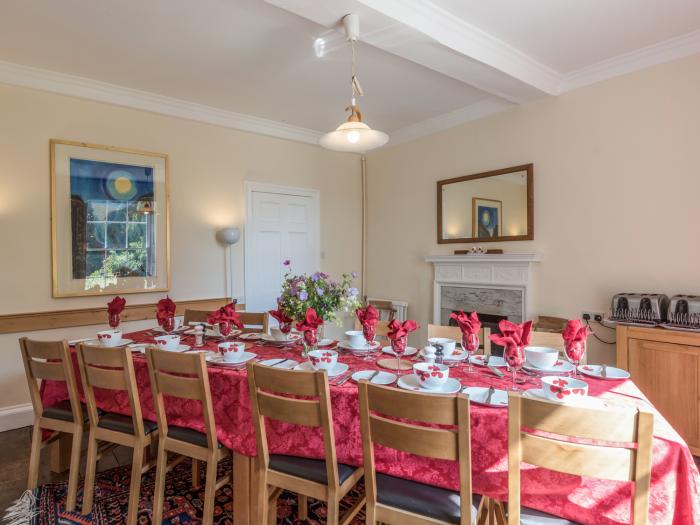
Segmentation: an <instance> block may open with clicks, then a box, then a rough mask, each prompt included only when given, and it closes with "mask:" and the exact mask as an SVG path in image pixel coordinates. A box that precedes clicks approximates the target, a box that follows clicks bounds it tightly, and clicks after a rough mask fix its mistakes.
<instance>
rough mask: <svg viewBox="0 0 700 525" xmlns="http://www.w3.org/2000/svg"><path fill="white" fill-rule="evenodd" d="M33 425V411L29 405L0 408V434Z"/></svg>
mask: <svg viewBox="0 0 700 525" xmlns="http://www.w3.org/2000/svg"><path fill="white" fill-rule="evenodd" d="M33 424H34V409H33V408H32V404H31V403H25V404H23V405H14V406H9V407H0V432H5V431H6V430H14V429H16V428H22V427H28V426H31V425H33Z"/></svg>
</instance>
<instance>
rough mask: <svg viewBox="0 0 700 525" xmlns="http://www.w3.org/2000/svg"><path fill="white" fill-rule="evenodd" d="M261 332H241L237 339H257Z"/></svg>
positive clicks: (260, 337)
mask: <svg viewBox="0 0 700 525" xmlns="http://www.w3.org/2000/svg"><path fill="white" fill-rule="evenodd" d="M262 336H263V334H261V333H258V332H249V333H247V334H241V335H239V336H238V339H243V340H244V341H259V340H260V339H262Z"/></svg>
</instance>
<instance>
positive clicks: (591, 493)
mask: <svg viewBox="0 0 700 525" xmlns="http://www.w3.org/2000/svg"><path fill="white" fill-rule="evenodd" d="M127 337H129V338H131V339H134V340H136V341H139V342H152V341H153V338H152V336H151V335H149V332H137V333H132V334H127ZM183 342H184V343H190V342H191V341H189V340H185V341H183ZM215 346H216V343H215V342H210V343H208V347H209V348H215ZM251 351H253V352H255V353H257V354H258V355H259V356H260V357H264V358H272V357H285V356H286V357H290V358H292V357H293V358H296V359H297V360H301V358H300V355H299V352H300V350H299V349H295V350H290V351H287V352H283V351H282V350H280V349H279V348H274V347H266V346H255V347H253V348H252V349H251ZM340 361H341V362H344V363H347V364H348V365H350V368H351V369H352V370H363V369H375V368H376V365H375V364H374V361H364V360H363V359H362V358H360V357H357V356H353V355H347V354H342V355H341V357H340ZM134 365H135V369H136V375H137V380H138V383H139V390H140V395H141V404H142V408H143V416H144V417H145V418H147V419H150V420H154V421H155V419H156V417H155V413H154V410H153V403H152V396H151V389H150V385H149V379H148V371H147V367H146V360H145V359H144V358H143V357H142V356H140V355H138V354H137V357H136V358H135V359H134ZM76 368H77V365H76ZM475 370H478V371H477V372H476V373H471V374H468V373H466V371H465V367H464V366H459V367H455V368H452V370H451V376H452V377H457V378H459V379H460V380H461V382H462V383H463V384H464V385H465V386H466V385H474V386H489V385H493V386H496V387H500V388H505V387H507V385H508V380H503V379H498V378H496V377H494V376H493V375H491V374H490V373H488V372H487V371H486V370H485V369H483V368H478V367H475ZM209 381H210V385H211V391H212V397H213V400H214V413H215V417H216V425H217V434H218V438H219V441H221V443H222V444H224V445H225V446H226V447H228V448H231V449H233V450H236V451H237V452H239V453H242V454H245V455H248V456H255V455H256V446H255V433H254V430H253V426H252V422H251V411H250V403H249V396H248V383H247V380H246V372H245V369H243V370H233V369H230V368H224V367H218V366H210V367H209ZM587 381H588V383H589V394H590V395H592V396H597V397H602V398H604V399H605V401H606V403H607V404H608V405H615V406H626V407H636V406H641V407H644V408H646V409H647V410H653V407H652V406H651V405H650V404H649V402H648V401H647V400H646V398H645V397H644V396H643V394H642V393H641V392H640V391H639V389H638V388H637V387H636V386H635V385H634V384H633V383H632V382H631V381H602V380H596V379H590V378H589V379H587ZM523 387H524V388H534V385H533V384H526V385H524V386H523ZM330 390H331V398H332V405H333V420H334V426H335V437H336V448H337V454H338V461H340V462H342V463H347V464H351V465H361V464H362V441H361V438H360V423H359V402H358V394H357V386H356V384H355V383H354V382H353V381H348V382H346V383H345V384H344V385H343V386H340V387H338V386H331V388H330ZM81 395H82V390H81ZM42 396H43V400H44V403H45V404H46V405H51V404H53V403H56V402H58V401H61V400H63V399H66V398H67V393H66V390H65V386H64V385H63V384H61V383H55V382H50V381H48V382H46V383H45V384H44V385H43V386H42ZM97 402H98V405H99V406H100V408H102V409H104V410H108V411H111V412H118V413H121V414H127V415H128V414H129V413H130V410H129V402H128V398H127V396H126V393H121V392H119V393H117V394H116V395H115V394H114V392H107V391H105V392H98V395H97ZM167 410H168V420H169V422H170V423H171V424H175V425H181V426H186V427H189V428H193V429H195V430H199V431H203V429H204V426H203V423H202V415H201V407H200V405H199V403H198V402H192V401H187V402H185V401H182V402H171V403H169V404H168V407H167ZM654 412H655V411H654ZM656 416H657V417H656V419H655V432H654V434H655V435H654V451H653V469H652V481H651V497H650V523H654V524H678V525H681V524H682V525H687V524H691V523H700V481H699V476H698V470H697V468H696V466H695V463H694V461H693V457H692V455H691V453H690V450H689V449H688V447H687V445H686V444H685V443H684V441H683V440H682V439H681V438H680V437H679V436H678V434H677V433H676V432H675V431H674V430H673V429H672V428H671V427H670V426H669V425H668V423H667V422H666V421H665V420H664V419H663V418H662V417H661V416H660V415H658V414H656ZM506 425H507V411H506V409H504V408H490V407H484V406H480V405H474V404H473V405H472V407H471V432H472V469H473V486H474V491H475V492H476V493H479V494H484V495H487V496H490V497H492V498H496V499H499V500H503V501H504V500H506V499H507V496H508V483H507V469H508V467H507V432H506ZM268 438H269V441H270V450H271V452H273V453H277V454H293V455H300V456H307V457H313V458H322V457H323V445H322V440H321V436H320V433H317V432H309V430H308V429H307V428H303V429H302V428H299V427H295V426H293V425H289V424H286V423H279V422H275V423H274V424H272V425H271V426H270V428H269V430H268ZM376 461H377V468H378V470H380V471H382V472H384V473H387V474H391V475H394V476H399V477H403V478H408V479H413V480H416V481H422V482H425V483H429V484H433V485H437V486H441V487H445V488H449V489H457V487H458V483H459V476H458V471H457V465H456V463H454V462H449V461H443V460H432V459H430V460H429V459H426V458H420V457H414V456H409V455H406V454H404V453H399V452H396V451H394V450H390V449H384V448H378V449H377V450H376ZM631 488H632V487H631V484H630V483H621V482H615V481H605V480H596V479H591V478H581V477H577V476H571V475H568V474H561V473H557V472H552V471H548V470H544V469H540V468H533V467H528V466H527V465H524V466H523V473H522V502H523V504H524V505H527V506H529V507H532V508H535V509H539V510H543V511H546V512H550V513H552V514H556V515H558V516H562V517H566V518H569V519H572V520H575V521H577V522H581V523H584V524H589V523H590V524H620V523H629V520H630V499H631V493H632V491H631Z"/></svg>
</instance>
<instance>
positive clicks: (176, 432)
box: [168, 425, 222, 448]
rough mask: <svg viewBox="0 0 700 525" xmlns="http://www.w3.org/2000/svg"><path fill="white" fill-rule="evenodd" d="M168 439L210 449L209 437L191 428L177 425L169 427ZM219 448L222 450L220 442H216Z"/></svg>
mask: <svg viewBox="0 0 700 525" xmlns="http://www.w3.org/2000/svg"><path fill="white" fill-rule="evenodd" d="M168 437H169V438H173V439H177V440H179V441H185V442H187V443H192V444H193V445H197V446H199V447H208V446H209V443H207V435H206V434H202V433H201V432H197V431H196V430H192V429H191V428H185V427H178V426H176V425H168ZM216 446H217V448H221V447H222V445H221V443H219V442H218V441H217V442H216Z"/></svg>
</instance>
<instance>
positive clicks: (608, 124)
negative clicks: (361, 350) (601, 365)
mask: <svg viewBox="0 0 700 525" xmlns="http://www.w3.org/2000/svg"><path fill="white" fill-rule="evenodd" d="M699 95H700V55H696V56H694V57H691V58H688V59H684V60H679V61H676V62H673V63H669V64H665V65H661V66H657V67H654V68H650V69H647V70H643V71H640V72H636V73H633V74H628V75H625V76H622V77H618V78H616V79H613V80H610V81H606V82H603V83H600V84H597V85H593V86H590V87H586V88H583V89H579V90H577V91H573V92H570V93H567V94H565V95H562V96H559V97H557V98H550V99H546V100H542V101H538V102H536V103H531V104H528V105H525V106H522V107H517V108H515V109H512V110H509V111H507V112H504V113H501V114H498V115H495V116H493V117H490V118H487V119H483V120H479V121H475V122H472V123H469V124H466V125H463V126H460V127H457V128H454V129H450V130H447V131H445V132H442V133H438V134H435V135H431V136H429V137H426V138H422V139H418V140H415V141H413V142H410V143H406V144H401V145H398V146H396V147H389V148H386V149H383V150H380V151H377V152H375V153H372V154H370V155H369V157H368V160H367V166H368V196H369V198H368V223H369V225H370V227H369V229H368V249H367V254H368V255H367V257H368V262H367V263H368V265H367V268H368V269H367V279H368V280H367V286H368V287H367V292H368V293H369V294H371V295H372V296H373V297H383V298H387V299H398V300H404V301H408V302H409V316H410V317H412V318H415V319H416V320H418V321H419V322H420V324H421V325H423V329H422V330H421V332H420V333H419V335H418V336H417V337H415V342H419V341H418V338H423V337H424V336H425V334H426V329H425V326H426V325H427V323H428V322H429V320H430V315H431V311H432V279H433V269H432V266H431V265H430V264H428V263H425V262H424V261H423V257H424V256H426V255H428V254H449V253H452V251H453V250H454V249H456V248H463V246H462V245H440V246H438V244H437V243H436V233H435V230H436V226H435V216H436V203H435V197H434V195H435V182H436V181H437V180H440V179H447V178H451V177H456V176H459V175H466V174H470V173H477V172H482V171H487V170H492V169H498V168H504V167H507V166H514V165H518V164H525V163H529V162H533V163H534V183H535V184H534V186H535V240H534V241H524V242H512V243H488V244H484V246H488V247H489V248H504V249H505V250H506V251H508V252H531V251H539V252H542V253H543V254H544V260H543V261H542V262H541V263H539V264H536V265H535V267H536V268H535V276H534V286H535V288H534V290H535V294H536V296H535V303H534V309H535V314H550V315H558V316H562V317H569V318H572V317H576V316H580V315H581V312H582V310H584V309H586V310H589V309H592V310H597V311H601V312H606V311H607V309H608V305H609V301H610V299H611V297H612V295H613V294H614V293H615V292H618V291H656V292H664V293H667V294H669V295H670V294H675V293H681V292H685V293H700V242H698V224H700V219H699V215H698V209H699V207H698V196H699V195H700V172H699V168H698V167H699V166H700V96H699ZM380 225H381V226H380ZM596 331H597V332H598V333H600V334H601V336H603V337H604V338H605V339H608V340H612V339H613V338H614V333H613V332H611V331H610V330H608V329H605V328H601V327H598V328H597V329H596ZM591 358H592V359H594V360H597V359H606V360H607V361H608V362H611V361H613V360H614V347H611V346H605V345H600V344H593V346H592V349H591Z"/></svg>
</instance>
